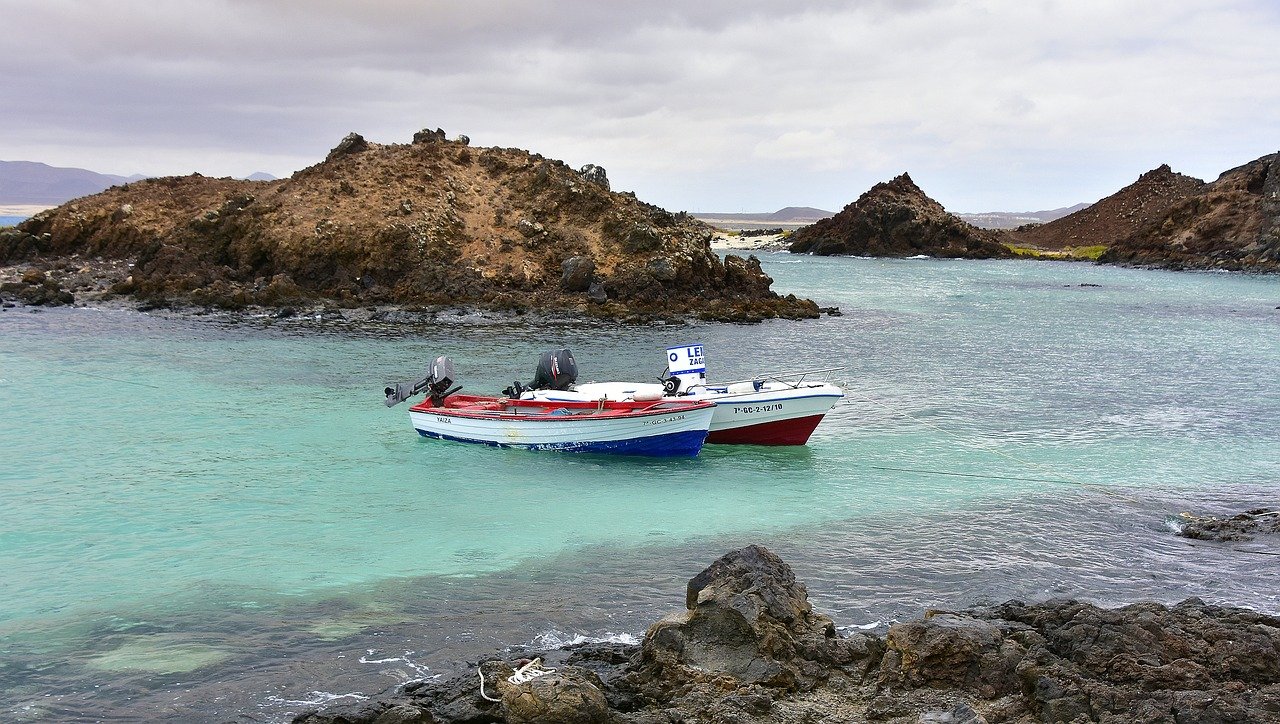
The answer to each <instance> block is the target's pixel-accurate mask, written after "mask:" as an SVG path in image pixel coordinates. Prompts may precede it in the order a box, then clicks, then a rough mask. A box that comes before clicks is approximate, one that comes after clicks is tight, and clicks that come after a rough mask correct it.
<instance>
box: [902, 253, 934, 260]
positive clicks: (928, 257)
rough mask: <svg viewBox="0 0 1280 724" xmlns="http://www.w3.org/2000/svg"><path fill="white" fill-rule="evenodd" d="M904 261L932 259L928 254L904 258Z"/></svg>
mask: <svg viewBox="0 0 1280 724" xmlns="http://www.w3.org/2000/svg"><path fill="white" fill-rule="evenodd" d="M903 258H904V259H932V258H933V257H931V256H929V255H928V254H916V255H915V256H907V257H903Z"/></svg>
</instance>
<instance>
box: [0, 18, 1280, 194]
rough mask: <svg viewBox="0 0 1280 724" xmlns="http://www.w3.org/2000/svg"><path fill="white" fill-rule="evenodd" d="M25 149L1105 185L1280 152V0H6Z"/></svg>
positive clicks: (705, 178) (767, 184)
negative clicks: (497, 157) (400, 156)
mask: <svg viewBox="0 0 1280 724" xmlns="http://www.w3.org/2000/svg"><path fill="white" fill-rule="evenodd" d="M0 27H2V28H3V32H2V33H0V36H2V37H3V43H4V51H3V53H0V159H3V160H9V161H16V160H26V161H42V162H45V163H49V164H52V165H56V166H78V167H82V168H89V169H92V170H95V171H100V172H104V173H117V174H122V175H129V174H133V173H145V174H150V175H156V174H185V173H190V172H192V171H199V172H201V173H204V174H206V175H236V176H244V175H247V174H249V173H251V172H253V171H259V170H262V171H267V172H270V173H272V174H275V175H277V176H286V175H288V174H289V173H292V172H293V171H295V170H297V169H299V168H302V167H304V166H308V165H311V164H313V163H315V162H317V161H319V160H320V159H322V158H323V157H324V155H325V153H326V152H327V151H328V150H329V149H330V148H331V147H332V146H333V145H334V144H336V143H337V141H338V140H339V139H341V138H342V136H343V135H345V134H346V133H347V132H349V131H357V132H359V133H361V134H363V135H364V136H365V137H366V138H368V139H369V140H371V141H376V142H380V143H400V142H408V141H409V140H410V138H411V137H412V135H413V133H414V131H416V130H418V129H421V128H436V127H441V128H443V129H444V130H445V131H446V132H447V133H448V134H449V136H450V137H454V136H456V135H457V134H466V135H468V136H470V137H471V139H472V144H473V145H481V146H509V147H518V148H524V149H528V150H531V151H534V152H537V153H541V154H543V155H545V156H548V157H551V158H558V159H562V160H564V161H566V162H567V163H569V164H570V165H572V166H574V167H578V166H581V165H583V164H587V163H594V164H598V165H601V166H604V167H605V168H606V169H607V170H608V174H609V178H610V179H611V181H612V183H613V187H614V189H615V190H630V191H635V192H636V194H637V195H638V196H639V197H640V198H641V199H643V200H646V201H649V202H652V203H655V204H658V205H660V206H663V207H665V208H668V209H670V210H673V211H677V210H688V211H772V210H775V209H777V208H780V207H782V206H816V207H821V208H825V209H829V210H833V211H834V210H838V209H840V208H841V207H843V206H844V205H845V204H846V203H849V202H851V201H853V200H854V199H855V198H857V196H858V195H859V194H861V193H862V192H863V191H865V190H866V189H867V188H868V187H870V186H871V185H872V184H874V183H876V182H878V181H883V180H887V179H889V178H891V177H893V176H895V175H897V174H899V173H901V172H903V171H909V172H910V173H911V175H912V177H913V178H914V179H915V180H916V182H917V183H918V184H919V185H920V186H921V187H922V188H923V189H924V190H925V191H926V192H928V193H929V194H930V195H931V196H933V197H934V198H936V199H938V200H939V201H941V202H942V203H943V205H944V206H946V207H947V208H948V209H950V210H952V211H989V210H1003V211H1022V210H1037V209H1048V208H1055V207H1061V206H1068V205H1070V204H1074V203H1077V202H1081V201H1090V202H1091V201H1096V200H1097V199H1098V198H1100V197H1102V196H1105V195H1107V194H1109V193H1111V192H1113V191H1115V190H1116V189H1118V188H1120V187H1121V186H1123V185H1125V184H1127V183H1130V182H1132V181H1133V180H1134V179H1135V178H1137V176H1138V175H1139V174H1140V173H1142V172H1144V171H1147V170H1149V169H1151V168H1154V167H1156V166H1158V165H1160V164H1161V163H1169V164H1171V165H1172V166H1173V168H1174V170H1176V171H1181V172H1183V173H1188V174H1191V175H1194V176H1198V177H1201V178H1214V177H1216V176H1217V175H1218V174H1219V173H1220V172H1222V171H1224V170H1226V169H1227V168H1230V167H1232V166H1237V165H1240V164H1242V163H1245V162H1247V161H1250V160H1253V159H1255V158H1257V157H1259V156H1262V155H1265V154H1268V153H1273V152H1275V151H1277V150H1280V0H1236V1H1233V0H1217V1H1213V0H1204V1H1198V0H1162V1H1160V2H1155V1H1152V2H1148V1H1146V0H988V1H985V2H981V1H973V2H957V1H943V0H938V1H934V0H900V1H894V0H853V1H851V2H821V1H805V0H784V1H780V2H761V1H757V0H687V1H673V0H644V1H641V2H636V1H634V0H633V1H631V2H610V1H608V0H574V1H570V2H515V1H514V0H512V1H503V0H468V1H467V2H437V1H434V0H382V1H379V0H366V1H364V2H353V1H343V0H277V1H275V2H270V1H266V0H262V1H250V0H180V1H176V0H175V1H173V2H163V1H160V0H145V1H140V2H132V1H130V0H0Z"/></svg>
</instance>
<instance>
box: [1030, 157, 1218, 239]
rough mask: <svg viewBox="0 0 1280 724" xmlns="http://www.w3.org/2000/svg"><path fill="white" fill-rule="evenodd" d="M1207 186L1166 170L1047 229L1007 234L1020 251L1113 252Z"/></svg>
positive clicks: (1038, 227)
mask: <svg viewBox="0 0 1280 724" xmlns="http://www.w3.org/2000/svg"><path fill="white" fill-rule="evenodd" d="M1204 186H1205V184H1204V182H1203V181H1201V180H1200V179H1198V178H1192V177H1191V176H1186V175H1183V174H1180V173H1175V172H1174V171H1173V169H1171V168H1170V167H1169V165H1168V164H1165V165H1162V166H1160V167H1159V168H1155V169H1152V170H1150V171H1148V172H1146V173H1144V174H1142V175H1141V176H1139V177H1138V180H1137V181H1134V182H1133V183H1131V184H1129V185H1128V186H1125V187H1124V188H1122V189H1120V190H1119V191H1117V192H1115V193H1114V194H1111V195H1110V196H1108V197H1107V198H1105V199H1102V200H1101V201H1099V202H1097V203H1095V204H1091V205H1089V206H1086V207H1085V208H1083V209H1080V210H1079V211H1076V212H1075V213H1072V214H1068V215H1067V216H1064V217H1062V218H1060V219H1055V220H1053V221H1050V222H1048V223H1046V224H1039V225H1035V226H1025V227H1020V228H1018V229H1014V230H1011V231H1007V232H1005V234H1006V237H1005V238H1006V240H1007V241H1008V242H1009V243H1012V244H1016V245H1019V246H1029V247H1033V248H1036V249H1048V250H1061V249H1069V248H1073V247H1081V246H1099V245H1101V246H1111V245H1112V244H1115V243H1117V242H1118V241H1120V240H1121V239H1124V238H1125V237H1127V236H1129V235H1131V234H1134V233H1136V232H1137V231H1139V230H1140V229H1143V228H1145V227H1147V226H1150V225H1151V224H1153V223H1155V222H1156V221H1157V220H1158V219H1160V218H1161V217H1163V216H1164V214H1166V213H1168V211H1169V209H1171V208H1173V207H1174V206H1175V205H1176V204H1178V203H1179V202H1181V201H1182V200H1183V199H1186V198H1188V197H1190V196H1193V195H1195V194H1196V193H1199V192H1200V191H1201V190H1203V189H1204Z"/></svg>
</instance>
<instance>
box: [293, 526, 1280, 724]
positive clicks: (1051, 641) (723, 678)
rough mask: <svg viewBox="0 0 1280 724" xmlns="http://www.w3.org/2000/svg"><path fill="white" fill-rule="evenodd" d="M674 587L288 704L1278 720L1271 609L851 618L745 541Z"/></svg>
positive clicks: (438, 710) (1070, 604)
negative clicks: (549, 643) (680, 589)
mask: <svg viewBox="0 0 1280 724" xmlns="http://www.w3.org/2000/svg"><path fill="white" fill-rule="evenodd" d="M684 605H685V607H684V610H683V611H680V612H678V613H673V614H671V615H669V616H667V617H665V618H663V619H662V620H661V621H659V622H657V623H655V624H654V625H653V626H651V627H650V628H649V631H648V632H647V634H646V635H645V637H644V640H643V641H642V642H641V643H640V644H638V645H627V644H616V643H607V644H606V643H596V644H585V645H580V646H573V647H568V648H566V649H561V650H554V651H545V652H525V653H524V654H523V655H522V657H521V658H520V659H516V660H505V659H502V658H495V659H493V660H488V661H482V662H478V663H476V664H475V666H474V668H469V669H468V670H465V671H462V672H459V673H457V674H455V675H453V676H450V677H447V678H442V679H438V680H433V681H417V682H411V683H408V684H405V685H402V686H399V687H396V688H395V689H392V690H389V691H388V692H385V693H383V694H382V695H379V696H377V697H374V698H372V699H369V700H365V701H359V702H353V703H345V704H338V705H332V706H329V707H326V708H322V709H315V710H310V711H306V712H303V713H301V714H299V715H298V716H297V717H296V718H295V719H294V721H295V722H296V723H297V724H339V723H341V724H355V723H357V722H359V723H375V722H376V723H378V724H391V723H393V722H402V723H407V722H420V723H425V722H459V723H460V722H469V723H472V724H481V723H483V722H520V723H524V724H533V723H535V722H548V723H550V722H565V723H570V724H572V723H582V724H587V723H592V722H601V723H604V722H611V723H617V724H624V723H625V724H630V723H634V724H659V723H662V724H672V723H675V722H689V723H694V722H706V723H708V724H711V723H714V724H731V723H733V724H747V723H750V722H782V723H784V724H792V723H794V724H800V723H801V722H886V723H888V724H907V723H908V722H910V723H911V724H917V723H918V722H930V723H933V724H943V723H950V724H962V723H964V724H978V723H981V722H989V723H991V724H995V723H996V722H1018V723H1023V722H1026V723H1030V722H1135V721H1141V722H1176V723H1183V722H1210V723H1212V722H1223V723H1226V722H1273V721H1277V720H1280V618H1276V617H1273V616H1268V615H1264V614H1260V613H1256V612H1253V611H1249V610H1246V609H1240V608H1231V607H1224V606H1215V605H1210V604H1207V603H1205V602H1204V601H1201V600H1199V599H1194V598H1193V599H1188V600H1186V601H1183V602H1182V603H1180V604H1178V605H1176V606H1172V607H1166V606H1164V605H1161V604H1156V603H1138V604H1133V605H1129V606H1124V607H1122V608H1117V609H1110V610H1108V609H1102V608H1098V607H1096V606H1093V605H1091V604H1089V603H1084V602H1079V601H1073V600H1050V601H1046V602H1044V603H1039V604H1025V603H1022V602H1019V601H1009V602H1007V603H1004V604H1001V605H997V606H986V607H980V608H974V609H969V610H965V611H943V610H930V611H927V612H926V613H925V615H924V617H923V618H921V619H918V620H912V621H904V622H899V623H896V624H894V625H893V626H892V627H891V628H890V629H889V631H888V633H887V635H886V636H884V637H880V636H876V635H873V634H869V633H862V632H855V633H851V634H847V635H846V634H842V633H841V632H840V631H839V630H838V629H837V628H836V626H835V624H834V623H833V621H832V620H831V619H830V618H829V617H827V616H826V615H824V614H822V613H820V612H818V611H815V610H814V609H813V607H812V606H811V605H810V603H809V600H808V592H807V590H806V588H805V586H804V584H803V583H801V582H799V581H797V580H796V579H795V576H794V573H793V572H792V570H791V568H790V567H789V566H788V565H787V564H786V563H784V562H783V561H782V560H781V559H779V558H778V557H777V556H776V555H774V554H773V553H771V552H770V551H768V550H767V549H764V548H762V547H759V546H748V547H746V548H743V549H740V550H737V551H734V552H732V553H729V554H728V555H726V556H724V557H723V558H721V559H719V560H717V561H715V562H714V563H712V564H711V566H709V567H708V568H707V569H706V570H704V571H703V572H701V573H699V574H698V575H697V576H694V577H693V578H692V579H691V580H690V581H689V584H688V587H687V591H686V598H685V602H684ZM535 657H536V659H537V660H536V661H533V662H532V663H531V660H533V659H535ZM548 669H553V670H548ZM540 672H545V673H542V675H536V674H538V673H540ZM518 673H519V674H520V675H519V676H517V674H518ZM482 686H483V690H482Z"/></svg>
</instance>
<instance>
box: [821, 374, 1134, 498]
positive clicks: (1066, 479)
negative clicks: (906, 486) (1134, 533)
mask: <svg viewBox="0 0 1280 724" xmlns="http://www.w3.org/2000/svg"><path fill="white" fill-rule="evenodd" d="M845 394H846V395H853V396H855V397H859V398H861V399H863V400H866V401H867V402H870V403H872V404H873V405H879V406H880V407H883V408H884V409H886V410H888V411H889V412H891V413H893V414H895V415H899V416H901V417H905V418H907V419H908V420H911V421H912V422H915V423H918V424H920V425H924V426H925V427H928V428H932V429H933V430H936V431H938V432H940V433H942V434H943V435H946V436H947V437H949V438H951V439H952V440H955V441H956V442H959V443H961V444H963V445H968V446H970V447H975V448H980V449H982V450H986V451H987V452H989V453H991V454H993V455H999V456H1000V457H1003V458H1007V459H1009V460H1012V461H1014V462H1015V463H1018V464H1019V465H1024V466H1026V467H1028V468H1032V469H1037V470H1042V471H1044V472H1047V473H1050V474H1052V475H1058V476H1060V478H1061V479H1058V480H1050V479H1047V478H1045V479H1039V480H1036V482H1051V483H1066V484H1068V485H1079V486H1080V487H1082V488H1090V489H1093V490H1096V491H1097V492H1100V493H1103V494H1105V495H1110V496H1112V497H1114V498H1119V499H1121V500H1126V501H1128V502H1130V503H1134V504H1141V501H1139V500H1138V499H1137V498H1134V497H1132V496H1129V495H1125V494H1124V493H1117V492H1116V491H1114V490H1111V489H1110V488H1108V487H1107V486H1105V485H1100V484H1098V483H1088V482H1085V481H1083V480H1077V479H1075V478H1072V477H1069V476H1066V475H1062V474H1061V473H1059V472H1058V471H1056V470H1054V469H1053V468H1050V467H1047V466H1044V465H1040V464H1039V463H1033V462H1031V461H1030V460H1023V459H1021V458H1019V457H1018V456H1016V455H1010V454H1009V453H1007V452H1004V451H1003V450H997V449H996V448H994V447H991V446H990V445H984V444H982V443H981V442H974V441H970V440H966V439H964V438H962V437H960V436H959V435H957V434H955V433H953V432H951V431H950V430H948V429H946V428H945V427H941V426H938V425H935V424H933V423H931V422H926V421H925V420H921V419H920V418H918V417H913V416H911V415H909V414H907V413H905V412H902V411H900V410H896V409H894V408H893V407H891V406H890V405H889V404H888V403H886V402H883V401H881V400H877V399H875V398H872V397H867V396H866V395H862V394H859V393H857V392H854V391H852V390H848V389H846V391H845ZM920 472H931V473H932V472H937V471H920ZM949 474H952V475H967V473H949ZM973 477H981V478H995V479H1001V476H996V475H974V476H973ZM1009 479H1010V480H1028V481H1030V480H1032V479H1031V478H1009Z"/></svg>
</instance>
